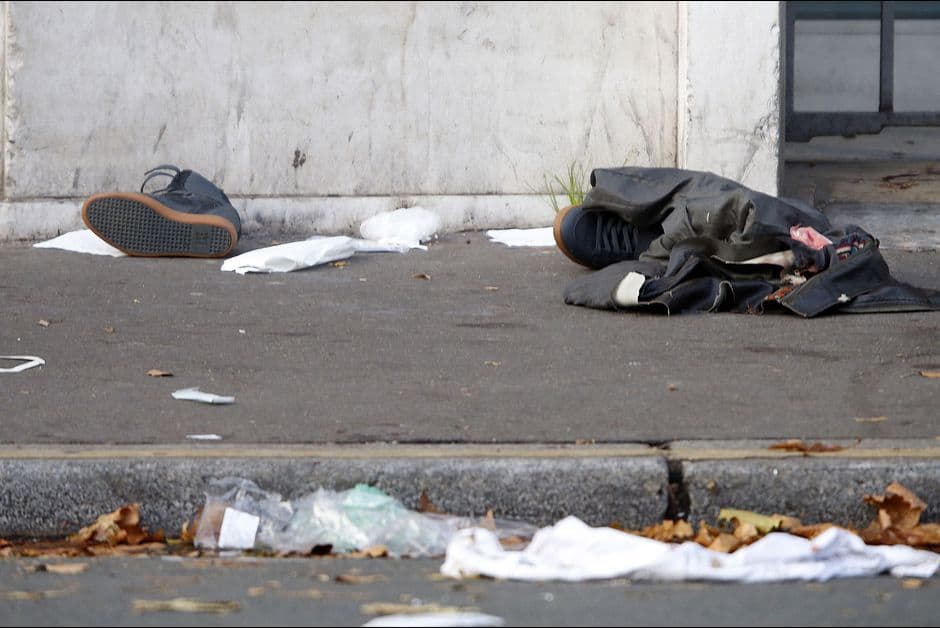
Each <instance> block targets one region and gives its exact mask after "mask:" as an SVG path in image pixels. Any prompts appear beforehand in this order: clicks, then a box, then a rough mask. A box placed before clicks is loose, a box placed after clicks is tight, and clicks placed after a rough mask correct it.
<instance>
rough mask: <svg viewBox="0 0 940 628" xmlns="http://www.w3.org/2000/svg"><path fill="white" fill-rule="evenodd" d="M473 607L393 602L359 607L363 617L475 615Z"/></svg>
mask: <svg viewBox="0 0 940 628" xmlns="http://www.w3.org/2000/svg"><path fill="white" fill-rule="evenodd" d="M478 610H479V609H477V608H476V607H475V606H465V607H463V608H461V607H458V606H441V605H440V604H422V605H420V606H418V605H415V604H398V603H394V602H372V603H370V604H363V605H361V606H360V607H359V612H360V613H362V614H363V615H419V614H421V613H475V612H477V611H478Z"/></svg>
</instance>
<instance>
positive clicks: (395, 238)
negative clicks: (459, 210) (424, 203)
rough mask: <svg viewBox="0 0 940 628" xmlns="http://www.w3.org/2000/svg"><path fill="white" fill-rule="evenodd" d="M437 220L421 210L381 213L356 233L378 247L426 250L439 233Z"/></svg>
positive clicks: (408, 208) (426, 210) (397, 210)
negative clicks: (381, 245)
mask: <svg viewBox="0 0 940 628" xmlns="http://www.w3.org/2000/svg"><path fill="white" fill-rule="evenodd" d="M441 225H442V222H441V217H440V216H439V215H438V214H437V213H436V212H433V211H431V210H429V209H425V208H423V207H405V208H403V209H396V210H394V211H390V212H382V213H380V214H376V215H375V216H372V217H371V218H368V219H366V220H364V221H362V224H360V225H359V234H360V235H362V237H363V238H365V239H366V240H372V241H374V242H378V243H379V244H384V245H392V246H402V247H408V248H413V249H422V250H427V248H428V247H426V246H423V245H422V244H421V243H422V242H427V241H428V240H430V239H431V238H432V237H434V235H436V234H437V233H438V232H439V231H440V230H441Z"/></svg>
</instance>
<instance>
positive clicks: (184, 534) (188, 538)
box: [180, 508, 202, 545]
mask: <svg viewBox="0 0 940 628" xmlns="http://www.w3.org/2000/svg"><path fill="white" fill-rule="evenodd" d="M201 516H202V509H201V508H200V509H199V510H197V511H196V514H195V515H193V518H192V520H191V521H184V522H183V525H182V526H181V528H180V541H182V542H183V543H189V544H190V545H192V544H193V542H195V540H196V534H197V533H198V532H199V519H200V517H201Z"/></svg>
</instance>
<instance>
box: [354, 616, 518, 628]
mask: <svg viewBox="0 0 940 628" xmlns="http://www.w3.org/2000/svg"><path fill="white" fill-rule="evenodd" d="M362 625H363V626H407V627H413V626H418V627H423V626H505V625H506V620H505V619H503V618H502V617H497V616H496V615H487V614H486V613H409V614H407V615H405V614H401V615H385V616H384V617H376V618H374V619H370V620H369V621H367V622H366V623H364V624H362Z"/></svg>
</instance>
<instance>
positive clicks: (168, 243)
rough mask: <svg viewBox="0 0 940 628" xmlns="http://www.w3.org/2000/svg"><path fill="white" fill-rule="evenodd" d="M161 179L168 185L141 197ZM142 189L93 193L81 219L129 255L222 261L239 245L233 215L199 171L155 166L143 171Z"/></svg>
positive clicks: (236, 219)
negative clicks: (155, 179)
mask: <svg viewBox="0 0 940 628" xmlns="http://www.w3.org/2000/svg"><path fill="white" fill-rule="evenodd" d="M166 170H172V171H173V172H166ZM161 175H162V176H167V177H171V181H170V183H169V184H168V185H167V186H166V187H165V188H163V189H161V190H158V191H155V192H152V193H147V194H145V193H144V192H143V189H144V185H145V184H146V183H147V182H148V181H150V180H151V179H152V178H154V177H156V176H161ZM144 185H141V191H140V193H138V192H116V193H106V194H95V195H94V196H92V197H90V198H89V199H88V200H87V201H85V205H84V206H83V207H82V220H84V221H85V224H86V225H88V228H89V229H91V230H92V231H94V232H95V233H96V234H97V235H98V236H99V237H100V238H101V239H103V240H105V241H106V242H108V243H109V244H111V245H112V246H114V247H116V248H118V249H120V250H121V251H123V252H125V253H127V254H128V255H138V256H183V257H223V256H225V255H227V254H228V253H229V252H230V251H231V250H232V248H234V246H235V243H236V242H238V237H239V236H240V235H241V219H240V218H239V216H238V211H237V210H236V209H235V208H234V207H233V206H232V204H231V202H230V201H229V200H228V197H227V196H225V193H224V192H223V191H222V190H221V189H219V188H218V187H216V186H215V185H213V184H212V183H211V182H209V181H208V180H207V179H205V178H204V177H202V176H201V175H199V174H198V173H196V172H193V171H192V170H182V171H181V170H179V169H178V168H176V167H174V166H160V167H159V168H156V169H154V170H151V171H149V172H148V173H147V176H146V178H145V179H144Z"/></svg>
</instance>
